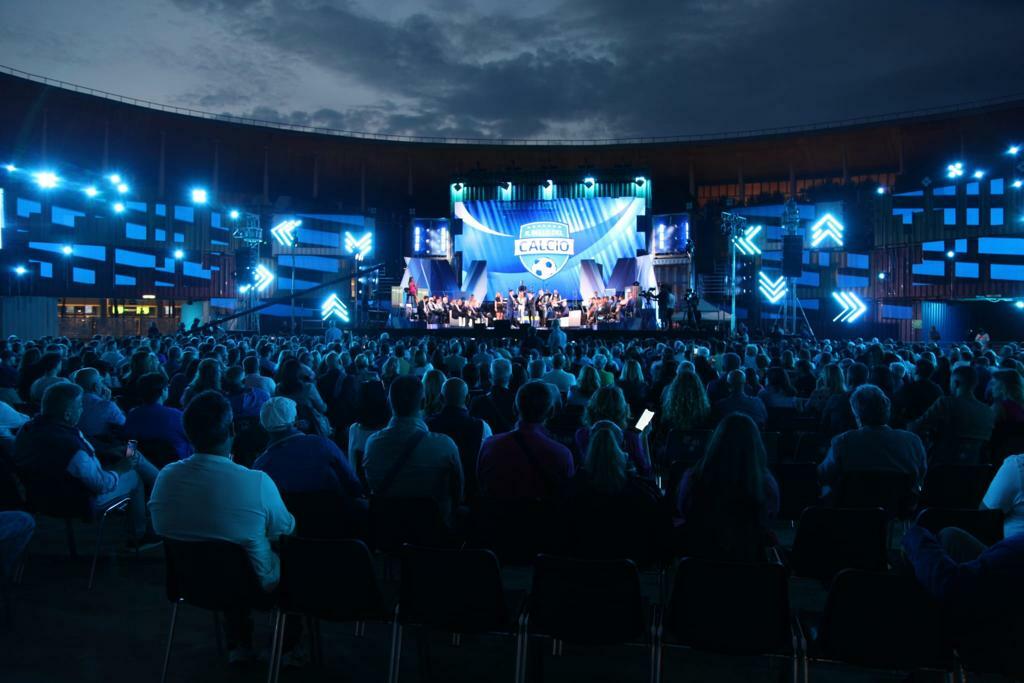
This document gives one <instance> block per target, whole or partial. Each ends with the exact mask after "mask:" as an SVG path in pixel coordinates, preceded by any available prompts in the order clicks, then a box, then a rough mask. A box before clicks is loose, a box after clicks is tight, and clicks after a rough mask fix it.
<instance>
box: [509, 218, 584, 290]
mask: <svg viewBox="0 0 1024 683" xmlns="http://www.w3.org/2000/svg"><path fill="white" fill-rule="evenodd" d="M573 242H574V240H572V239H571V238H570V237H569V226H568V225H567V224H565V223H558V222H556V221H537V222H535V223H524V224H523V225H520V226H519V239H517V240H516V243H515V248H516V256H518V257H519V260H520V262H522V264H523V266H524V267H525V268H526V270H527V271H529V272H530V274H531V275H533V276H535V277H537V278H540V279H541V280H547V279H548V278H550V277H554V276H555V275H556V274H557V273H558V271H560V270H561V269H562V268H564V267H565V264H566V263H568V262H569V257H570V256H572V255H573Z"/></svg>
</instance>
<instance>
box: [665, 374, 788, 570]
mask: <svg viewBox="0 0 1024 683" xmlns="http://www.w3.org/2000/svg"><path fill="white" fill-rule="evenodd" d="M733 372H738V373H740V374H742V371H739V370H735V371H733ZM778 511H779V487H778V484H777V483H776V482H775V478H774V477H772V475H771V472H769V471H768V463H767V455H766V453H765V449H764V443H763V442H762V440H761V434H760V432H759V430H758V427H757V425H756V424H755V423H754V421H753V420H752V419H750V417H749V416H747V415H745V414H742V413H731V414H729V415H726V416H725V418H724V419H723V420H722V421H721V422H720V423H719V424H718V427H716V428H715V431H714V434H712V435H711V440H710V441H709V442H708V447H707V451H706V452H705V454H704V457H703V458H701V459H700V461H698V462H697V464H696V465H694V466H693V467H691V468H690V469H688V470H687V471H686V473H685V474H684V475H683V478H682V481H680V482H679V489H678V492H677V495H676V515H677V516H678V518H679V521H681V522H682V528H681V529H680V531H679V541H680V548H679V550H680V551H682V552H684V553H685V554H687V555H691V556H694V557H703V558H707V559H716V560H728V561H736V562H757V561H763V560H764V559H765V549H766V548H767V547H768V546H770V545H771V544H772V539H771V534H770V532H769V530H768V525H769V522H770V521H771V519H772V518H773V517H774V516H775V515H776V514H777V513H778Z"/></svg>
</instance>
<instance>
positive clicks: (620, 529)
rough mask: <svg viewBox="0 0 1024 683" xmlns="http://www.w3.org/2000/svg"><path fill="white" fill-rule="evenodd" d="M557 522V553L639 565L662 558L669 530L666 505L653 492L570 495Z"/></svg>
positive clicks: (649, 564) (646, 565)
mask: <svg viewBox="0 0 1024 683" xmlns="http://www.w3.org/2000/svg"><path fill="white" fill-rule="evenodd" d="M638 486H639V484H638ZM556 524H557V526H558V527H559V538H558V539H557V547H558V548H559V552H561V553H564V554H566V555H569V556H571V557H578V558H587V559H595V560H596V559H602V560H619V559H630V560H633V561H634V562H636V563H637V564H638V565H640V566H641V567H649V566H651V565H652V564H654V563H655V562H656V561H658V560H659V559H661V558H662V556H663V555H664V553H663V550H662V549H663V544H664V541H665V538H666V537H667V536H668V534H669V533H670V532H671V523H670V521H669V517H668V514H667V512H666V510H665V506H664V505H663V504H661V500H660V498H655V497H654V495H653V494H652V495H651V497H648V498H643V497H641V496H639V495H636V496H626V495H620V496H607V495H578V496H572V497H571V498H569V499H567V500H566V501H565V502H564V503H563V506H562V511H561V514H560V515H559V516H558V518H557V522H556Z"/></svg>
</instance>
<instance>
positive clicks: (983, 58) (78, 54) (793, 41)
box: [0, 0, 1024, 138]
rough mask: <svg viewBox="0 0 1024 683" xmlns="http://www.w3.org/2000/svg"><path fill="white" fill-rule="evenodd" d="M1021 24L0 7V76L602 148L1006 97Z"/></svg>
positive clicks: (522, 8)
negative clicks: (585, 142)
mask: <svg viewBox="0 0 1024 683" xmlns="http://www.w3.org/2000/svg"><path fill="white" fill-rule="evenodd" d="M1022 31H1024V1H1022V0H884V1H879V0H515V1H513V2H509V1H508V0H503V1H499V0H165V1H159V0H91V1H90V2H84V1H83V0H32V1H23V0H3V2H0V64H2V65H4V66H9V67H13V68H16V69H21V70H24V71H28V72H31V73H35V74H40V75H46V76H50V77H52V78H58V79H61V80H65V81H69V82H72V83H77V84H80V85H85V86H89V87H93V88H97V89H102V90H106V91H110V92H114V93H119V94H123V95H129V96H133V97H138V98H142V99H147V100H152V101H156V102H161V103H165V104H173V105H178V106H184V107H192V108H195V109H201V110H205V111H210V112H216V113H230V114H240V115H245V116H253V117H257V118H262V119H268V120H283V121H291V122H297V123H303V124H308V125H315V126H324V127H330V128H337V129H342V130H350V131H370V132H385V133H398V134H407V135H446V136H462V137H492V138H497V137H503V138H595V137H599V138H606V137H631V136H641V135H643V136H650V135H655V136H657V135H679V134H694V133H714V132H724V131H736V130H746V129H752V128H765V127H774V126H783V125H799V124H807V123H816V122H823V121H832V120H839V119H846V118H852V117H857V116H862V115H872V114H884V113H890V112H898V111H905V110H911V109H918V108H925V107H934V106H943V105H951V104H957V103H962V102H969V101H975V100H980V99H986V98H992V97H1001V96H1007V95H1017V94H1021V95H1024V59H1021V56H1020V49H1019V46H1020V44H1021V41H1022V36H1021V32H1022ZM0 95H2V93H0Z"/></svg>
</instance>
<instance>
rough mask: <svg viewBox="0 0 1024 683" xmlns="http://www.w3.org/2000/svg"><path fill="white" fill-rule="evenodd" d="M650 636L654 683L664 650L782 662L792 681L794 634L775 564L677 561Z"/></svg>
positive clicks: (781, 570) (783, 573)
mask: <svg viewBox="0 0 1024 683" xmlns="http://www.w3.org/2000/svg"><path fill="white" fill-rule="evenodd" d="M655 634H656V647H657V652H656V655H655V675H654V680H655V681H659V680H661V666H662V649H663V647H664V645H669V646H672V645H681V646H685V647H690V648H694V649H699V650H706V651H709V652H719V653H724V654H733V655H777V656H781V657H788V658H790V659H791V663H792V676H793V680H794V681H796V680H797V676H798V673H799V656H800V649H799V641H798V635H799V634H798V633H797V631H796V629H795V628H794V624H793V621H792V619H791V618H790V614H789V572H788V571H787V570H786V568H785V567H783V566H782V565H779V564H769V563H759V564H743V563H735V562H715V561H710V560H699V559H694V558H686V559H683V560H682V561H681V562H680V563H679V565H678V567H677V568H676V574H675V580H674V583H673V587H672V593H671V595H670V596H669V600H668V604H667V605H666V607H665V611H664V614H663V615H662V616H661V617H660V618H659V619H658V620H657V623H656V630H655Z"/></svg>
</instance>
